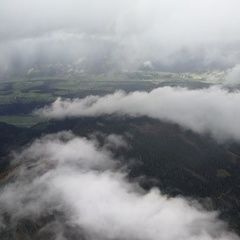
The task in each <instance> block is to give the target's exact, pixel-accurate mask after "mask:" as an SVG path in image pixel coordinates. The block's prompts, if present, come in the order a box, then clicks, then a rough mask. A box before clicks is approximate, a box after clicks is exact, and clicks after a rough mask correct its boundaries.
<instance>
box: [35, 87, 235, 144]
mask: <svg viewBox="0 0 240 240" xmlns="http://www.w3.org/2000/svg"><path fill="white" fill-rule="evenodd" d="M239 102H240V93H239V92H238V91H235V92H229V91H228V90H224V89H221V88H218V87H211V88H208V89H198V90H189V89H186V88H172V87H163V88H157V89H154V90H153V91H151V92H132V93H129V94H126V93H125V92H122V91H119V92H115V93H114V94H110V95H106V96H103V97H99V96H88V97H86V98H84V99H73V100H61V99H57V100H56V101H55V102H54V103H53V104H52V105H50V106H46V107H45V108H43V109H40V110H39V111H37V112H38V114H40V115H42V116H45V117H48V118H56V119H57V118H65V117H80V116H100V115H107V114H117V115H123V116H124V115H128V116H133V117H137V116H148V117H151V118H156V119H159V120H162V121H168V122H172V123H177V124H179V125H180V126H182V127H184V128H187V129H191V130H193V131H194V132H197V133H200V134H206V133H207V134H208V133H209V134H211V135H212V136H213V137H214V138H215V139H216V140H219V141H224V140H229V139H232V140H237V141H239V140H240V126H239V122H240V109H239Z"/></svg>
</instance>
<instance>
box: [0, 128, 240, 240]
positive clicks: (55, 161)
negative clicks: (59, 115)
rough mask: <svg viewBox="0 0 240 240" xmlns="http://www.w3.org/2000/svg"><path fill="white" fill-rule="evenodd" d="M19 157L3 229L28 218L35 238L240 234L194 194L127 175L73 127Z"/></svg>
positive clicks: (1, 199)
mask: <svg viewBox="0 0 240 240" xmlns="http://www.w3.org/2000/svg"><path fill="white" fill-rule="evenodd" d="M111 138H113V136H111ZM106 141H108V140H106ZM15 162H16V163H15V164H17V165H18V164H19V163H20V165H19V166H18V167H17V168H15V169H14V171H13V173H11V175H12V180H11V181H9V183H8V184H7V185H6V186H5V187H4V188H3V189H2V190H1V195H0V204H1V209H0V211H1V216H5V218H4V217H3V218H2V219H1V221H0V223H1V226H0V231H1V232H2V231H8V230H9V228H10V229H11V231H12V232H14V230H16V229H18V228H19V222H21V220H26V219H27V220H30V221H31V222H33V223H35V224H36V226H37V229H38V231H35V232H34V231H32V232H31V231H30V234H33V235H32V238H31V239H33V238H34V239H35V238H36V239H42V238H43V237H44V238H45V239H46V238H48V237H49V235H48V234H50V236H51V239H58V240H59V239H61V240H63V239H85V238H88V239H90V240H91V239H93V240H94V239H140V240H141V239H150V240H157V239H164V240H175V239H185V240H193V239H194V240H196V239H198V240H213V239H218V240H238V239H239V238H238V237H237V236H236V235H235V234H233V233H231V232H229V231H228V230H227V227H226V225H225V224H224V223H223V222H221V221H220V220H218V219H217V215H216V213H214V212H206V211H205V210H203V209H202V208H201V206H200V205H198V204H197V203H196V202H194V201H189V200H184V199H183V198H180V197H176V198H169V197H167V196H165V195H162V194H161V192H160V191H159V190H157V189H152V190H150V191H149V192H146V191H145V190H143V189H142V188H141V187H140V186H139V185H138V184H137V183H132V182H129V180H127V178H126V174H125V172H124V171H123V170H122V169H121V168H120V167H119V166H116V162H118V161H117V159H114V157H113V155H112V152H111V151H110V150H109V149H108V147H107V146H102V147H100V145H99V144H98V142H96V141H95V140H90V139H86V138H81V137H76V136H74V135H72V134H71V133H69V132H62V133H58V134H55V135H49V136H45V137H43V138H41V139H39V140H36V141H35V142H34V143H33V144H32V145H31V146H29V147H27V148H26V149H25V150H23V151H22V152H21V153H18V154H16V156H15ZM47 216H54V217H48V218H47ZM44 217H45V218H44ZM6 219H7V220H6ZM44 219H45V220H44ZM30 229H32V228H30ZM34 234H35V235H34ZM26 238H27V236H26Z"/></svg>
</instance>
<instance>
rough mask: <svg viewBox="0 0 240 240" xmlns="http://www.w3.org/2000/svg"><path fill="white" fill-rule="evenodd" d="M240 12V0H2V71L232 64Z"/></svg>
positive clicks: (239, 41)
mask: <svg viewBox="0 0 240 240" xmlns="http://www.w3.org/2000/svg"><path fill="white" fill-rule="evenodd" d="M239 8H240V2H239V1H238V0H181V1H179V0H131V1H129V0H35V1H32V0H18V1H17V0H1V2H0V53H1V54H0V73H2V74H3V73H5V72H8V71H17V70H18V69H19V70H22V69H23V70H24V71H26V70H27V69H29V68H31V67H32V66H36V65H39V64H40V65H41V64H43V65H44V64H50V63H53V64H56V63H63V64H78V65H79V67H81V64H83V63H85V65H86V63H87V65H88V66H90V68H91V67H92V68H95V67H96V66H98V65H99V64H100V63H101V64H102V65H104V67H103V68H104V69H105V70H111V69H124V70H126V69H127V70H133V69H136V68H138V67H139V66H141V64H143V63H144V62H146V61H151V62H152V63H153V66H154V67H155V68H157V69H163V70H164V69H167V70H172V71H186V70H206V69H214V68H230V67H234V66H235V65H236V64H238V63H239V61H240V52H239V49H240V48H239V47H240V28H239V23H240V15H239ZM103 63H104V64H103Z"/></svg>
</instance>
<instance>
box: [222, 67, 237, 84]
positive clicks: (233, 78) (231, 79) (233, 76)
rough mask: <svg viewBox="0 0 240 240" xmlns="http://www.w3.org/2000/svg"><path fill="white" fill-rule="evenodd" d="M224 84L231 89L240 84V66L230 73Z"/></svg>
mask: <svg viewBox="0 0 240 240" xmlns="http://www.w3.org/2000/svg"><path fill="white" fill-rule="evenodd" d="M224 84H225V85H227V86H230V87H231V86H235V85H238V84H240V64H238V65H236V66H235V67H233V68H232V69H230V70H229V71H228V73H227V76H226V80H225V82H224Z"/></svg>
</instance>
